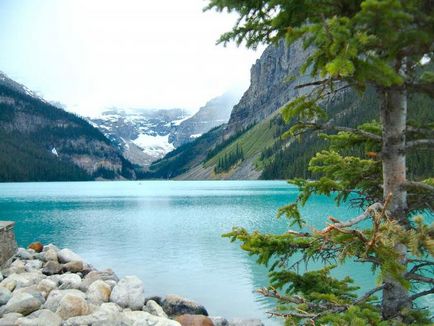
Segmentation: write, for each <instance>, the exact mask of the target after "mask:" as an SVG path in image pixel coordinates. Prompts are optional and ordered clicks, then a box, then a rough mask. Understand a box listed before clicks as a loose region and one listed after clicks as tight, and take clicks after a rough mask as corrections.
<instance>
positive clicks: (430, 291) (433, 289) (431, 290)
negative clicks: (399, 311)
mask: <svg viewBox="0 0 434 326" xmlns="http://www.w3.org/2000/svg"><path fill="white" fill-rule="evenodd" d="M433 293H434V288H431V289H429V290H426V291H422V292H419V293H416V294H413V295H412V296H410V297H409V298H408V301H414V300H416V299H417V298H420V297H423V296H425V295H428V294H433Z"/></svg>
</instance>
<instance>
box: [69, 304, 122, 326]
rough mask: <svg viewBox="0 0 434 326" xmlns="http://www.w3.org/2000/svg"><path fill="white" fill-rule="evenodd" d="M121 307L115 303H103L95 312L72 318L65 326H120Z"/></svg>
mask: <svg viewBox="0 0 434 326" xmlns="http://www.w3.org/2000/svg"><path fill="white" fill-rule="evenodd" d="M121 311H122V309H121V307H119V306H118V305H117V304H115V303H113V302H109V303H103V304H102V305H101V307H99V308H98V309H97V310H96V311H95V312H93V313H92V314H90V315H87V316H78V317H72V318H69V319H67V320H66V321H64V323H63V325H64V326H81V325H92V326H96V325H98V326H105V325H107V326H112V325H113V326H119V325H123V324H122V322H121V318H122V316H121Z"/></svg>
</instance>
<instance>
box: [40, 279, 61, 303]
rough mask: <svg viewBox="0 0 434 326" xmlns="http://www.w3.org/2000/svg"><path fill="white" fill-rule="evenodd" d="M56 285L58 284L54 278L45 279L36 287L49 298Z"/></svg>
mask: <svg viewBox="0 0 434 326" xmlns="http://www.w3.org/2000/svg"><path fill="white" fill-rule="evenodd" d="M56 286H57V283H56V282H54V281H52V280H48V279H44V280H42V281H40V282H39V283H38V285H37V287H36V288H37V290H38V291H40V292H41V293H42V294H43V295H44V297H45V298H47V296H48V295H49V294H50V292H51V291H52V290H54V289H55V288H56Z"/></svg>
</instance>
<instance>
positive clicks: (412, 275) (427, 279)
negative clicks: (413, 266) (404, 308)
mask: <svg viewBox="0 0 434 326" xmlns="http://www.w3.org/2000/svg"><path fill="white" fill-rule="evenodd" d="M405 278H406V279H407V280H412V281H418V282H422V283H430V284H434V278H431V277H426V276H422V275H419V274H416V273H410V272H409V273H406V274H405Z"/></svg>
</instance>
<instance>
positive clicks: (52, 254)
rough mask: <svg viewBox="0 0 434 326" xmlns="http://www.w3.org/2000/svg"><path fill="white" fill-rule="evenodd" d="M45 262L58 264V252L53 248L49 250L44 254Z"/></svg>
mask: <svg viewBox="0 0 434 326" xmlns="http://www.w3.org/2000/svg"><path fill="white" fill-rule="evenodd" d="M44 249H45V248H44ZM44 260H45V261H50V260H52V261H55V262H57V261H58V259H57V251H56V250H54V249H52V248H49V249H48V250H47V251H45V252H44Z"/></svg>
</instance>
